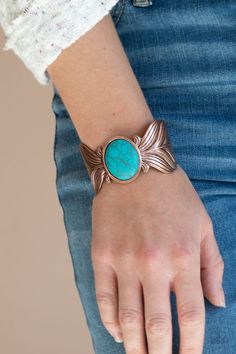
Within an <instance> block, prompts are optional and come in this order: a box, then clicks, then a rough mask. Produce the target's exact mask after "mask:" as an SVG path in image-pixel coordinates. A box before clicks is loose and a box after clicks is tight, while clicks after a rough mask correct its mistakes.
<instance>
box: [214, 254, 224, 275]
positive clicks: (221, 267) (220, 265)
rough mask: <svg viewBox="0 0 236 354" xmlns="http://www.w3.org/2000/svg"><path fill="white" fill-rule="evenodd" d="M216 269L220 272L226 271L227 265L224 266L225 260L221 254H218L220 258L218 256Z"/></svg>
mask: <svg viewBox="0 0 236 354" xmlns="http://www.w3.org/2000/svg"><path fill="white" fill-rule="evenodd" d="M215 267H216V268H217V269H218V270H220V271H221V272H223V271H224V268H225V264H224V261H223V258H222V256H221V255H220V254H218V256H217V259H216V263H215Z"/></svg>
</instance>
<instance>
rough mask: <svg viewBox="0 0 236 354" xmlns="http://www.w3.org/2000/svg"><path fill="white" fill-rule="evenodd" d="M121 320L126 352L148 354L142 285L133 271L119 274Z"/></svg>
mask: <svg viewBox="0 0 236 354" xmlns="http://www.w3.org/2000/svg"><path fill="white" fill-rule="evenodd" d="M117 278H118V294H119V295H118V298H119V322H120V325H121V329H122V336H123V339H124V346H125V350H126V354H134V353H137V354H147V347H146V338H145V327H144V312H143V294H142V286H141V283H140V281H139V279H138V278H135V277H134V275H133V273H132V272H129V273H127V272H126V274H123V273H122V274H121V275H119V274H118V275H117Z"/></svg>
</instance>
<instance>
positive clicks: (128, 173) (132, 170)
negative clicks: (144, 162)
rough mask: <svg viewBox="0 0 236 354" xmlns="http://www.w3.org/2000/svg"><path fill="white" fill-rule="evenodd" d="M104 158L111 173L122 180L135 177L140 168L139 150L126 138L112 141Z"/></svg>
mask: <svg viewBox="0 0 236 354" xmlns="http://www.w3.org/2000/svg"><path fill="white" fill-rule="evenodd" d="M104 160H105V164H106V167H107V169H108V171H109V172H110V174H111V175H112V176H114V177H116V178H117V179H120V180H122V181H125V180H128V179H130V178H132V177H134V176H135V175H136V173H137V171H138V168H139V154H138V151H137V150H136V148H135V147H134V146H133V145H132V144H131V143H130V142H129V141H127V140H125V139H115V140H113V141H111V142H110V143H109V144H108V145H107V148H106V151H105V154H104Z"/></svg>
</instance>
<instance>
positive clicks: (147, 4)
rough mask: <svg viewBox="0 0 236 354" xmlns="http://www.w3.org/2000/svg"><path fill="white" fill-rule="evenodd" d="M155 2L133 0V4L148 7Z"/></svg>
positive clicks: (151, 0)
mask: <svg viewBox="0 0 236 354" xmlns="http://www.w3.org/2000/svg"><path fill="white" fill-rule="evenodd" d="M152 4H153V0H133V6H138V7H146V6H150V5H152Z"/></svg>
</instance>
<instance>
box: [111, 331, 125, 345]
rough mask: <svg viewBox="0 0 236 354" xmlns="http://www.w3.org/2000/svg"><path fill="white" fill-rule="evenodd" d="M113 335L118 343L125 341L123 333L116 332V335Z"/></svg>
mask: <svg viewBox="0 0 236 354" xmlns="http://www.w3.org/2000/svg"><path fill="white" fill-rule="evenodd" d="M113 337H114V339H115V341H116V343H122V342H123V339H122V335H121V333H119V334H116V335H114V336H113Z"/></svg>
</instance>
